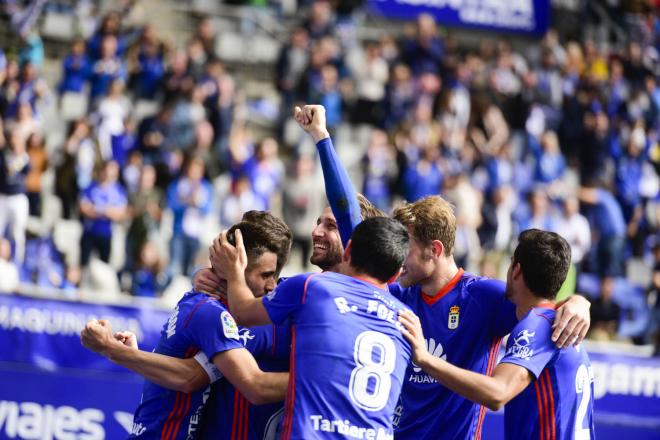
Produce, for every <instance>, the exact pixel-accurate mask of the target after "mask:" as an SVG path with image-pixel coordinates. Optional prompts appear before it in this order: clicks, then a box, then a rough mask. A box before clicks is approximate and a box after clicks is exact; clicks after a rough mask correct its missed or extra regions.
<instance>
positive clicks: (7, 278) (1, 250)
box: [0, 237, 19, 293]
mask: <svg viewBox="0 0 660 440" xmlns="http://www.w3.org/2000/svg"><path fill="white" fill-rule="evenodd" d="M18 282H19V277H18V267H17V265H16V263H15V262H14V261H13V259H12V257H11V243H10V242H9V240H6V239H4V238H2V237H0V292H2V293H13V292H15V291H16V289H17V288H18Z"/></svg>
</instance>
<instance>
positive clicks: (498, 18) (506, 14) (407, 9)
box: [367, 0, 550, 36]
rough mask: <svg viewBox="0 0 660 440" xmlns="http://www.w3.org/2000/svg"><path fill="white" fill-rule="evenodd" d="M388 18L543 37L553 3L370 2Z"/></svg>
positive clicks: (536, 0) (494, 0)
mask: <svg viewBox="0 0 660 440" xmlns="http://www.w3.org/2000/svg"><path fill="white" fill-rule="evenodd" d="M367 6H368V8H369V9H370V10H371V11H372V12H374V13H376V14H379V15H382V16H384V17H387V18H393V19H400V20H413V19H415V18H417V16H419V15H420V14H423V13H427V14H431V15H433V16H434V17H435V18H436V20H437V21H438V23H439V24H441V25H447V26H456V27H468V28H475V29H483V30H489V31H498V32H511V33H517V34H525V35H531V36H542V35H543V34H545V32H546V31H547V29H548V25H549V20H550V0H506V1H504V0H368V2H367Z"/></svg>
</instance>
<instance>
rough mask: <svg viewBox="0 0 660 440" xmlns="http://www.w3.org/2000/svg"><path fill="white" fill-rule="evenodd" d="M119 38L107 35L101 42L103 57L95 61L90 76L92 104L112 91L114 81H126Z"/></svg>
mask: <svg viewBox="0 0 660 440" xmlns="http://www.w3.org/2000/svg"><path fill="white" fill-rule="evenodd" d="M117 44H118V43H117V37H115V36H114V35H106V36H104V37H103V39H102V40H101V56H100V57H99V58H98V60H96V61H94V63H93V64H92V67H91V74H90V85H91V87H90V90H89V97H90V102H91V103H92V104H93V105H94V104H96V103H97V101H98V100H99V99H100V98H101V97H102V96H104V95H106V94H107V92H108V90H109V89H110V85H111V84H112V82H113V81H115V80H117V79H120V80H125V79H126V72H125V68H124V63H123V61H122V60H121V58H119V56H118V48H117Z"/></svg>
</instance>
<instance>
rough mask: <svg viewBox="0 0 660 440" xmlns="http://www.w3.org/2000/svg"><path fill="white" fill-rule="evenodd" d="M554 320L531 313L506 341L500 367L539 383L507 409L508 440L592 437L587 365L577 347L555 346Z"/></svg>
mask: <svg viewBox="0 0 660 440" xmlns="http://www.w3.org/2000/svg"><path fill="white" fill-rule="evenodd" d="M554 317H555V311H554V310H552V309H541V308H535V309H533V310H532V311H531V312H530V313H529V314H528V316H527V317H525V318H523V319H522V320H521V321H520V323H519V325H517V326H516V327H515V328H514V330H513V332H512V333H511V335H510V336H509V341H508V343H507V351H506V354H505V357H504V358H503V359H502V362H510V363H515V364H517V365H521V366H524V367H525V368H528V369H529V370H530V371H531V372H532V374H534V376H536V375H537V374H538V379H536V380H534V381H533V382H532V383H531V384H529V386H527V388H525V389H524V390H523V392H522V393H520V394H519V395H518V396H516V397H515V398H514V399H513V400H511V401H510V402H509V403H508V404H507V405H506V407H505V429H506V438H507V439H521V440H522V439H531V438H540V439H547V440H551V439H566V440H568V439H576V440H588V439H593V438H594V429H593V428H594V426H593V371H592V368H591V363H590V362H589V357H588V355H587V353H586V352H585V350H584V349H582V348H581V347H580V346H577V347H574V346H571V347H568V348H564V349H559V348H556V347H555V345H554V343H553V342H552V340H551V339H550V335H551V334H552V322H553V321H554ZM544 365H545V366H544ZM538 371H540V373H538Z"/></svg>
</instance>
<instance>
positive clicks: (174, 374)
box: [80, 319, 210, 393]
mask: <svg viewBox="0 0 660 440" xmlns="http://www.w3.org/2000/svg"><path fill="white" fill-rule="evenodd" d="M80 341H81V343H82V344H83V345H84V346H85V347H86V348H87V349H89V350H91V351H93V352H95V353H98V354H100V355H102V356H104V357H106V358H108V360H110V361H111V362H113V363H115V364H117V365H121V366H122V367H124V368H128V369H129V370H131V371H134V372H136V373H137V374H139V375H140V376H143V377H144V378H145V379H147V380H148V381H150V382H153V383H155V384H157V385H160V386H162V387H165V388H168V389H171V390H175V391H181V392H184V393H192V392H194V391H197V390H199V389H202V388H204V387H206V386H207V385H208V384H209V382H210V379H209V372H208V370H207V369H205V368H203V367H202V365H200V363H199V361H197V360H195V359H193V358H190V359H179V358H175V357H171V356H165V355H162V354H158V353H152V352H147V351H142V350H139V349H138V347H137V342H136V341H135V335H133V334H132V333H130V332H118V333H117V334H113V333H112V327H111V326H110V324H109V323H108V321H106V320H100V321H99V320H96V319H93V320H91V321H89V322H88V323H87V325H85V328H84V329H83V330H82V332H81V333H80Z"/></svg>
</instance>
